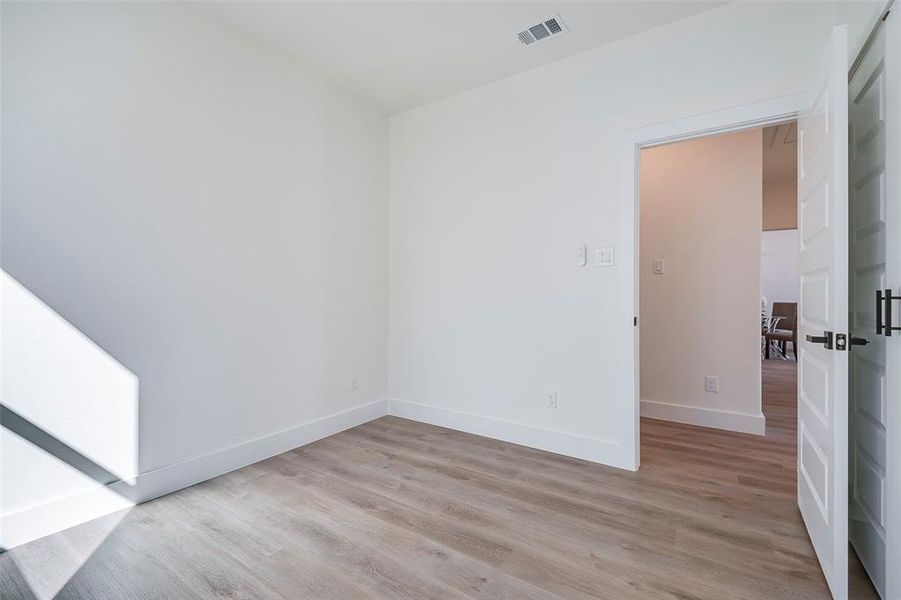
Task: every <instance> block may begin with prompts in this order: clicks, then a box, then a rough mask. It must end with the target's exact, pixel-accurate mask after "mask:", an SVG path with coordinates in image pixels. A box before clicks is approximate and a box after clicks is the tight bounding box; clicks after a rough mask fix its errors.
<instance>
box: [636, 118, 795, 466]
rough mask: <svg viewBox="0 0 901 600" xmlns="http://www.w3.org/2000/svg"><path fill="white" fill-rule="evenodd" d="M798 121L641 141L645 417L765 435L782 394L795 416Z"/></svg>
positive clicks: (782, 421) (780, 415) (782, 420)
mask: <svg viewBox="0 0 901 600" xmlns="http://www.w3.org/2000/svg"><path fill="white" fill-rule="evenodd" d="M795 131H796V128H795V123H794V121H788V122H784V123H780V124H777V125H772V126H768V127H754V128H749V129H743V130H741V131H733V132H728V133H722V134H717V135H710V136H704V137H698V138H693V139H690V140H686V141H679V142H676V143H672V144H667V145H663V146H657V147H653V148H647V149H642V150H641V156H640V160H641V166H640V182H639V185H640V196H641V203H640V213H639V239H640V241H639V256H640V259H639V260H640V267H639V290H640V314H641V317H642V327H641V331H640V344H639V347H640V363H641V371H640V390H641V414H642V416H645V417H650V418H654V419H659V420H667V421H675V422H680V423H685V424H691V425H699V426H703V427H710V428H716V429H723V430H728V431H735V432H740V433H751V434H756V435H765V434H766V433H767V415H766V408H767V407H766V400H767V399H769V397H775V396H778V397H779V398H780V399H781V400H782V402H781V403H780V408H779V410H778V411H777V413H778V416H776V418H777V420H778V421H779V422H780V424H784V425H785V426H786V427H789V428H791V427H794V421H790V422H786V421H785V420H786V418H790V417H788V416H786V415H784V414H783V413H784V412H785V411H786V410H789V409H791V408H792V407H791V406H788V404H791V402H793V398H794V395H795V381H796V380H795V377H794V373H793V371H794V368H795V361H794V360H793V355H794V352H795V343H796V334H795V333H794V332H795V331H796V325H795V322H796V319H795V316H796V314H797V301H798V273H797V255H798V245H797V234H796V231H795V229H796V226H797V225H796V223H797V208H796V206H797V197H796V192H795V190H796V184H795V182H796V166H795V165H796V158H795V150H796V142H795V135H794V132H795ZM765 230H766V231H765ZM773 253H775V254H776V256H772V257H771V256H769V255H770V254H773ZM766 296H769V297H766ZM765 297H766V298H765ZM776 361H778V362H779V363H784V364H780V365H779V368H775V369H773V368H770V365H768V364H763V363H766V362H772V363H774V366H775V362H776ZM790 371H792V372H790ZM771 372H772V373H771ZM771 374H772V375H775V376H774V377H771ZM762 378H763V379H764V381H762V380H761V379H762ZM771 378H772V379H773V381H767V380H768V379H771ZM774 386H778V388H776V387H774ZM765 388H773V389H772V390H771V391H772V392H773V394H769V395H767V394H762V390H764V389H765ZM783 405H784V406H783ZM774 416H775V415H774ZM785 433H786V436H787V440H786V441H787V442H791V440H792V439H793V438H794V434H795V432H794V431H790V432H789V431H786V432H785ZM787 448H788V451H791V450H792V448H793V444H791V443H789V444H787Z"/></svg>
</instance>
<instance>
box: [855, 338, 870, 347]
mask: <svg viewBox="0 0 901 600" xmlns="http://www.w3.org/2000/svg"><path fill="white" fill-rule="evenodd" d="M869 343H870V340H868V339H867V338H859V337H852V338H851V345H852V346H866V345H867V344H869Z"/></svg>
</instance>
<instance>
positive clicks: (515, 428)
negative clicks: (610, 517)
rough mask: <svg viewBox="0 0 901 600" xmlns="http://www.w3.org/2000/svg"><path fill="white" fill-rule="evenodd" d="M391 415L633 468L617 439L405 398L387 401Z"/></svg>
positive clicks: (623, 467)
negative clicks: (493, 416) (527, 423)
mask: <svg viewBox="0 0 901 600" xmlns="http://www.w3.org/2000/svg"><path fill="white" fill-rule="evenodd" d="M388 414H390V415H393V416H396V417H403V418H405V419H410V420H412V421H419V422H420V423H428V424H429V425H437V426H439V427H447V428H448V429H455V430H457V431H463V432H466V433H472V434H475V435H481V436H484V437H489V438H492V439H496V440H501V441H504V442H510V443H512V444H519V445H521V446H528V447H530V448H537V449H539V450H546V451H548V452H554V453H556V454H563V455H565V456H571V457H573V458H581V459H583V460H588V461H591V462H596V463H601V464H605V465H610V466H614V467H620V468H622V469H630V470H631V465H623V464H620V459H621V456H620V454H621V452H620V447H619V444H618V443H617V442H614V441H609V440H602V439H599V438H592V437H587V436H582V435H576V434H572V433H565V432H562V431H554V430H552V429H544V428H541V427H535V426H533V425H525V424H522V423H515V422H511V421H502V420H500V419H495V418H492V417H486V416H483V415H477V414H473V413H467V412H460V411H455V410H449V409H446V408H439V407H436V406H429V405H426V404H418V403H416V402H407V401H405V400H388Z"/></svg>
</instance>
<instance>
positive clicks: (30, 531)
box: [0, 484, 134, 549]
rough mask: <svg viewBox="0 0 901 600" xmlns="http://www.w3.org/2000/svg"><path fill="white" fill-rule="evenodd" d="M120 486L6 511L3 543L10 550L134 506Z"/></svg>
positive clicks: (0, 523)
mask: <svg viewBox="0 0 901 600" xmlns="http://www.w3.org/2000/svg"><path fill="white" fill-rule="evenodd" d="M119 485H121V484H119ZM118 489H119V487H117V484H110V485H99V484H98V485H97V487H95V488H92V489H90V490H87V491H84V492H81V493H77V494H72V495H70V496H64V497H62V498H55V499H53V500H51V501H50V502H46V503H44V504H39V505H37V506H29V507H28V508H25V509H22V510H19V511H16V512H14V513H8V514H4V515H2V516H0V546H2V547H3V548H7V549H8V548H13V547H15V546H20V545H22V544H27V543H28V542H31V541H33V540H36V539H38V538H42V537H44V536H45V535H50V534H51V533H56V532H57V531H62V530H63V529H68V528H70V527H74V526H75V525H79V524H81V523H87V522H88V521H92V520H94V519H97V518H100V517H103V516H106V515H108V514H110V513H114V512H116V511H117V510H122V509H123V508H129V507H130V506H134V502H132V501H131V500H130V499H129V498H128V497H127V496H123V495H122V494H120V493H118V492H117V490H118Z"/></svg>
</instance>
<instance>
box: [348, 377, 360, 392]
mask: <svg viewBox="0 0 901 600" xmlns="http://www.w3.org/2000/svg"><path fill="white" fill-rule="evenodd" d="M358 389H360V380H359V378H357V376H356V375H351V376H350V391H352V392H356V391H357V390H358Z"/></svg>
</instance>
